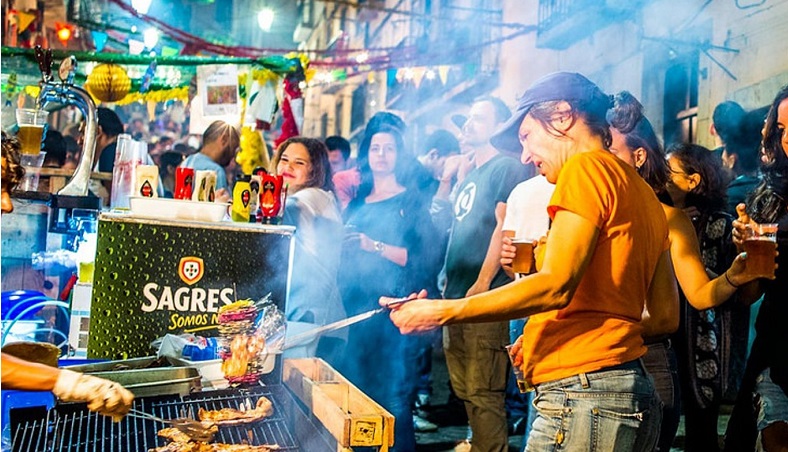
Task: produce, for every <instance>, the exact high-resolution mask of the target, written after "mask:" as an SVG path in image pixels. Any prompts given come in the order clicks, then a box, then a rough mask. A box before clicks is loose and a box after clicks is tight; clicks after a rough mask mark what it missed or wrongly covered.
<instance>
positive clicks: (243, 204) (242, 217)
mask: <svg viewBox="0 0 788 452" xmlns="http://www.w3.org/2000/svg"><path fill="white" fill-rule="evenodd" d="M249 180H250V178H249V176H238V178H237V179H236V181H235V186H234V187H233V206H232V209H231V210H230V217H231V218H232V219H233V221H237V222H244V223H248V222H249V218H250V206H251V204H252V190H251V187H250V184H249Z"/></svg>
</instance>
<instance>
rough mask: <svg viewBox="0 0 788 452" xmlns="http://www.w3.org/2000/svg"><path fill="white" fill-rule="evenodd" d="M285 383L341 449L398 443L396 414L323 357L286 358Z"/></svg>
mask: <svg viewBox="0 0 788 452" xmlns="http://www.w3.org/2000/svg"><path fill="white" fill-rule="evenodd" d="M283 378H284V383H285V385H286V386H287V387H288V388H289V389H290V390H291V391H292V392H293V394H295V396H296V398H297V399H298V400H299V401H300V402H301V403H303V404H304V405H306V408H307V412H310V413H312V415H313V416H314V417H316V418H317V419H318V420H319V421H320V423H322V424H323V426H324V427H325V428H326V429H327V430H328V432H329V433H330V434H331V435H332V436H333V437H334V438H336V440H337V450H338V451H347V450H352V448H353V447H377V448H378V450H379V451H382V452H385V451H388V450H389V447H391V446H393V445H394V416H392V415H391V414H390V413H389V412H387V411H386V410H385V409H383V407H381V406H380V405H378V404H377V403H375V401H373V400H372V399H370V398H369V397H368V396H367V395H366V394H364V393H363V392H361V391H360V390H359V389H358V388H357V387H355V386H354V385H353V384H352V383H350V382H349V381H348V380H347V379H345V377H343V376H342V375H340V374H339V373H338V372H337V371H335V370H334V369H333V368H332V367H331V366H329V365H328V364H326V362H325V361H323V360H322V359H319V358H305V359H286V360H285V361H284V375H283Z"/></svg>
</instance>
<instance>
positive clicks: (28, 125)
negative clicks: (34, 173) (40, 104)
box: [16, 108, 49, 166]
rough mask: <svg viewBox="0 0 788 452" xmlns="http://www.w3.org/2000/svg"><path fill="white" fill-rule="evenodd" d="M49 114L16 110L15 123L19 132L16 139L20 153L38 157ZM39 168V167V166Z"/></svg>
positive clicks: (23, 109) (32, 110)
mask: <svg viewBox="0 0 788 452" xmlns="http://www.w3.org/2000/svg"><path fill="white" fill-rule="evenodd" d="M48 116H49V112H48V111H45V110H36V109H32V108H19V109H17V110H16V123H17V125H18V126H19V132H17V134H16V137H17V139H19V143H20V144H21V146H22V149H21V153H22V154H29V155H38V153H39V152H41V143H42V142H43V141H44V126H45V125H46V123H47V117H48ZM39 166H40V165H39Z"/></svg>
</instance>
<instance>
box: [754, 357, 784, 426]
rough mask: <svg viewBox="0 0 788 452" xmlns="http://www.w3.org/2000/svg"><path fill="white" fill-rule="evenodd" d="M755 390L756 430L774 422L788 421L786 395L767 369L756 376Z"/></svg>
mask: <svg viewBox="0 0 788 452" xmlns="http://www.w3.org/2000/svg"><path fill="white" fill-rule="evenodd" d="M755 392H756V393H757V394H758V399H759V402H758V431H761V430H763V429H765V428H766V427H768V426H769V425H770V424H773V423H775V422H780V421H782V422H788V396H786V394H785V392H784V391H783V389H782V388H781V387H780V386H779V385H777V384H775V383H774V382H773V381H772V379H771V376H770V375H769V369H766V370H764V371H763V373H762V374H761V375H760V376H759V377H758V381H757V383H756V386H755Z"/></svg>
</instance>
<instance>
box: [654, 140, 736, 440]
mask: <svg viewBox="0 0 788 452" xmlns="http://www.w3.org/2000/svg"><path fill="white" fill-rule="evenodd" d="M668 165H669V167H670V179H669V180H668V183H667V185H666V190H667V193H668V194H669V195H670V199H671V200H672V202H673V205H674V207H676V208H678V209H682V210H684V211H685V212H687V213H688V214H689V215H690V217H691V219H692V225H693V226H694V229H695V233H696V234H697V237H698V243H699V245H700V254H701V257H702V261H703V264H704V265H705V268H706V271H707V272H709V273H711V274H713V275H725V272H726V271H727V270H728V268H729V267H730V266H731V263H732V262H733V260H734V258H735V257H736V254H737V253H736V248H735V246H734V245H733V242H732V239H731V233H732V222H733V218H732V217H731V216H730V215H729V214H728V213H727V198H726V195H725V190H726V182H725V179H724V172H723V170H722V167H721V163H720V162H719V160H717V159H716V158H715V157H714V154H713V153H712V152H710V151H709V150H708V149H706V148H705V147H702V146H698V145H694V144H679V145H675V146H673V147H672V148H670V149H669V151H668ZM682 295H684V296H683V297H682V299H683V300H686V294H682ZM680 307H681V316H680V326H679V331H678V332H677V334H675V335H674V339H675V342H676V354H677V356H678V364H679V366H678V369H679V378H680V381H681V388H682V399H683V400H682V401H683V405H684V415H685V422H686V425H687V429H686V431H687V435H686V443H685V447H686V450H688V451H704V452H705V451H716V450H719V445H718V437H717V418H718V417H719V407H720V403H721V402H722V398H723V395H724V393H725V391H726V390H727V389H728V386H729V381H730V380H733V381H734V382H736V381H737V379H736V378H731V377H730V371H731V364H730V363H729V358H731V356H732V352H731V350H732V349H734V348H735V345H736V344H741V343H746V337H747V336H746V334H747V323H748V322H747V312H748V308H747V306H745V305H731V306H724V307H723V306H720V307H709V308H707V309H698V308H695V307H693V305H691V304H689V303H687V302H686V301H682V302H681V305H680ZM737 355H738V354H733V356H737ZM740 361H743V356H742V359H740ZM734 386H735V384H734Z"/></svg>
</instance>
